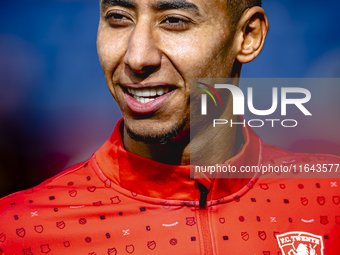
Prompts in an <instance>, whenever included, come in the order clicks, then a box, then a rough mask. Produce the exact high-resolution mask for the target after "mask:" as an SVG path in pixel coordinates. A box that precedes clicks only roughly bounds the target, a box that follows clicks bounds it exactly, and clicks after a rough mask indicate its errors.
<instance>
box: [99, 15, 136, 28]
mask: <svg viewBox="0 0 340 255" xmlns="http://www.w3.org/2000/svg"><path fill="white" fill-rule="evenodd" d="M105 19H106V20H107V22H109V24H110V25H111V26H113V27H125V26H128V25H130V24H132V20H131V18H130V17H128V15H127V14H123V13H119V12H109V13H108V14H107V15H106V16H105Z"/></svg>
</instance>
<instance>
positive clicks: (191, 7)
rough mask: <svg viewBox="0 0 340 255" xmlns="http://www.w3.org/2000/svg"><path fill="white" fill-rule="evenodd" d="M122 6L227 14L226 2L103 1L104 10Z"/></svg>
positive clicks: (223, 0) (199, 0) (179, 0)
mask: <svg viewBox="0 0 340 255" xmlns="http://www.w3.org/2000/svg"><path fill="white" fill-rule="evenodd" d="M110 6H122V7H125V8H129V9H138V8H142V7H143V8H150V9H152V10H154V11H163V10H167V9H181V10H187V11H192V12H196V13H198V14H204V13H209V12H210V13H211V12H215V13H216V12H221V11H222V12H224V13H225V12H226V0H101V7H102V9H106V8H108V7H110Z"/></svg>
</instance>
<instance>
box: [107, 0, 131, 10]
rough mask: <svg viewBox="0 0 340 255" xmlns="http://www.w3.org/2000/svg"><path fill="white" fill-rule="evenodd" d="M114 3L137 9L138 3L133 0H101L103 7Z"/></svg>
mask: <svg viewBox="0 0 340 255" xmlns="http://www.w3.org/2000/svg"><path fill="white" fill-rule="evenodd" d="M113 5H119V6H122V7H126V8H130V9H136V5H135V4H134V2H133V1H131V0H102V2H101V7H102V8H103V9H105V8H107V7H109V6H113Z"/></svg>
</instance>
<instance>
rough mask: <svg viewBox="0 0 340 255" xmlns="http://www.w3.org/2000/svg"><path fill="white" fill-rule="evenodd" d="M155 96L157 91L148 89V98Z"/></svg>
mask: <svg viewBox="0 0 340 255" xmlns="http://www.w3.org/2000/svg"><path fill="white" fill-rule="evenodd" d="M156 95H157V90H156V89H155V88H152V89H150V96H152V97H153V96H156Z"/></svg>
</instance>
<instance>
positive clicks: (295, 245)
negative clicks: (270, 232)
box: [276, 231, 324, 255]
mask: <svg viewBox="0 0 340 255" xmlns="http://www.w3.org/2000/svg"><path fill="white" fill-rule="evenodd" d="M276 240H277V242H278V245H279V247H280V249H281V252H282V255H309V254H313V255H324V254H323V249H324V245H323V241H322V236H318V235H314V234H311V233H307V232H299V231H296V232H288V233H284V234H281V235H276Z"/></svg>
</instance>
